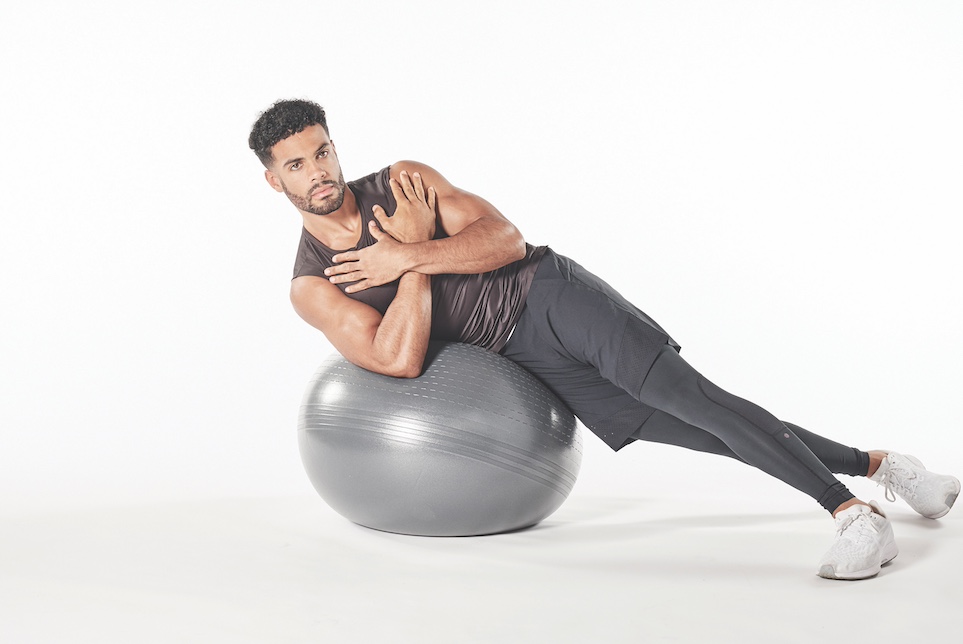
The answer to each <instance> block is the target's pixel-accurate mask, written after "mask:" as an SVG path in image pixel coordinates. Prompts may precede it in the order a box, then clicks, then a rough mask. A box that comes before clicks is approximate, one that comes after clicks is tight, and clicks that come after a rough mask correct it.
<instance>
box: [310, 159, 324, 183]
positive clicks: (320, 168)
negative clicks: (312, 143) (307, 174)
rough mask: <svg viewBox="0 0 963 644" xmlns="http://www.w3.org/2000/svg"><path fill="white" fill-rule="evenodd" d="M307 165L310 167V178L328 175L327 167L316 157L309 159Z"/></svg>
mask: <svg viewBox="0 0 963 644" xmlns="http://www.w3.org/2000/svg"><path fill="white" fill-rule="evenodd" d="M309 167H310V169H311V178H312V179H324V178H325V177H326V176H328V171H327V169H326V168H325V167H324V165H323V164H322V163H321V161H319V160H317V159H315V160H314V161H311V165H310V166H309Z"/></svg>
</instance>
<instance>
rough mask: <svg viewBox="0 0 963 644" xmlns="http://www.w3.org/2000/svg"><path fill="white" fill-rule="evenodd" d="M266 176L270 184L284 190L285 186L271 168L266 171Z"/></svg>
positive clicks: (279, 190)
mask: <svg viewBox="0 0 963 644" xmlns="http://www.w3.org/2000/svg"><path fill="white" fill-rule="evenodd" d="M264 178H265V179H267V182H268V184H270V186H271V187H272V188H274V189H275V190H277V191H278V192H284V186H282V185H281V180H280V179H278V175H276V174H274V173H273V172H271V171H270V170H265V171H264Z"/></svg>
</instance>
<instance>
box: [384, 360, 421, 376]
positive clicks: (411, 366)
mask: <svg viewBox="0 0 963 644" xmlns="http://www.w3.org/2000/svg"><path fill="white" fill-rule="evenodd" d="M380 371H381V373H383V374H384V375H386V376H391V377H392V378H409V379H410V378H417V377H418V376H420V375H421V373H422V371H424V360H414V359H412V360H409V361H407V362H398V363H395V364H392V365H390V366H387V367H386V368H385V369H383V370H380Z"/></svg>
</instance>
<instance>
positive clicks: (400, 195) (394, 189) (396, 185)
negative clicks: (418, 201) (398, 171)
mask: <svg viewBox="0 0 963 644" xmlns="http://www.w3.org/2000/svg"><path fill="white" fill-rule="evenodd" d="M388 185H389V186H390V187H391V194H393V195H394V196H395V201H397V202H399V203H400V202H401V201H408V195H406V194H405V190H404V188H402V187H401V183H400V182H399V181H398V180H397V179H388Z"/></svg>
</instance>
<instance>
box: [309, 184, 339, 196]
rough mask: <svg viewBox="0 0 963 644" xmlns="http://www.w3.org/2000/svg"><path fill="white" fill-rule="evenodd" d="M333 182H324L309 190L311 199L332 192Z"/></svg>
mask: <svg viewBox="0 0 963 644" xmlns="http://www.w3.org/2000/svg"><path fill="white" fill-rule="evenodd" d="M334 188H335V184H333V183H326V184H324V185H321V186H319V187H318V188H316V189H314V190H312V191H311V198H312V199H322V198H324V197H327V196H328V195H330V194H331V193H332V192H334Z"/></svg>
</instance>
